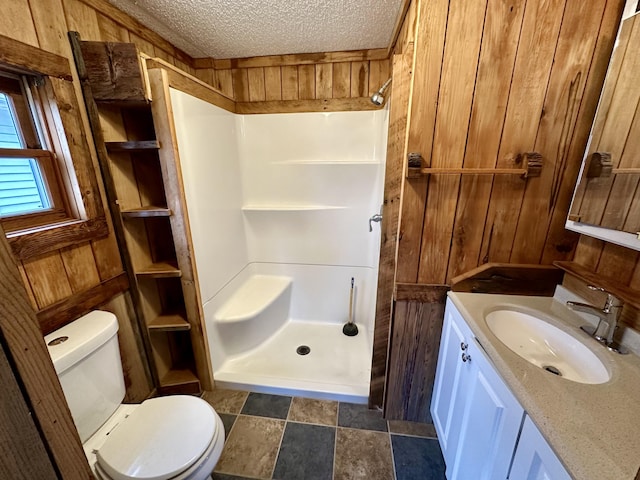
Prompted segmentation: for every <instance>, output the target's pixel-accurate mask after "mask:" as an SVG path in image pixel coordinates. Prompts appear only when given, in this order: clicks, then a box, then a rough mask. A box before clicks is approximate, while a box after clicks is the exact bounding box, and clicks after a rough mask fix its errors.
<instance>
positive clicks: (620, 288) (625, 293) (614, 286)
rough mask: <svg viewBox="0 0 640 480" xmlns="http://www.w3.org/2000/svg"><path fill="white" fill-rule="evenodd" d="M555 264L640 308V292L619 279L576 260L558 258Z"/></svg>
mask: <svg viewBox="0 0 640 480" xmlns="http://www.w3.org/2000/svg"><path fill="white" fill-rule="evenodd" d="M553 264H554V265H555V266H556V267H558V268H561V269H562V270H564V271H565V272H567V273H568V274H570V275H573V276H574V277H578V278H580V279H581V280H582V281H584V282H585V283H588V284H590V285H595V286H597V287H603V288H605V289H606V290H607V291H609V292H611V293H612V294H613V295H615V296H616V297H618V298H619V299H621V300H622V301H623V302H625V303H628V304H629V305H632V306H633V307H634V308H638V309H640V300H639V299H638V292H637V291H636V290H633V289H632V288H629V287H628V286H626V285H623V284H621V283H620V282H618V281H617V280H615V279H613V278H609V277H604V276H602V275H599V274H597V273H595V272H593V271H591V270H589V269H587V268H585V267H583V266H582V265H580V264H578V263H575V262H570V261H560V260H557V261H555V262H553Z"/></svg>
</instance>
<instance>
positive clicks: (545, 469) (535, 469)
mask: <svg viewBox="0 0 640 480" xmlns="http://www.w3.org/2000/svg"><path fill="white" fill-rule="evenodd" d="M509 478H510V479H513V480H517V479H519V478H526V479H527V480H550V479H552V480H571V477H570V476H569V474H568V473H567V471H566V470H565V469H564V467H563V466H562V464H561V463H560V460H558V457H556V455H555V453H554V452H553V450H551V447H550V446H549V444H548V443H547V441H546V440H545V439H544V437H543V436H542V434H541V433H540V431H539V430H538V428H537V427H536V426H535V425H534V424H533V422H532V421H531V418H529V417H528V416H525V419H524V424H523V426H522V433H521V434H520V440H519V441H518V447H517V448H516V453H515V456H514V457H513V465H512V467H511V474H510V475H509Z"/></svg>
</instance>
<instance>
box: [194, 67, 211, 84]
mask: <svg viewBox="0 0 640 480" xmlns="http://www.w3.org/2000/svg"><path fill="white" fill-rule="evenodd" d="M195 77H196V78H199V79H200V80H202V81H203V82H205V83H208V84H209V85H213V86H214V87H215V84H216V71H215V70H214V69H213V68H199V69H198V70H196V75H195Z"/></svg>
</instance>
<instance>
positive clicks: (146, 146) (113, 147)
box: [104, 140, 160, 152]
mask: <svg viewBox="0 0 640 480" xmlns="http://www.w3.org/2000/svg"><path fill="white" fill-rule="evenodd" d="M104 144H105V146H106V147H107V151H108V152H139V151H143V150H158V149H159V148H160V144H159V143H158V141H157V140H142V141H136V142H104Z"/></svg>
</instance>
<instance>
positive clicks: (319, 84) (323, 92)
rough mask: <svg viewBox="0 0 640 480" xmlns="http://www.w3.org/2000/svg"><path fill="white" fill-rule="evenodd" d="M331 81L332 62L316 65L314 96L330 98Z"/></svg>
mask: <svg viewBox="0 0 640 480" xmlns="http://www.w3.org/2000/svg"><path fill="white" fill-rule="evenodd" d="M332 82H333V64H332V63H319V64H317V65H316V98H331V96H332V94H333V92H332Z"/></svg>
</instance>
